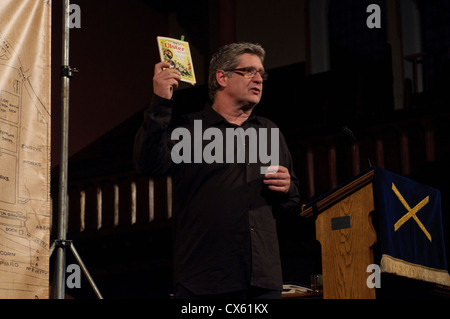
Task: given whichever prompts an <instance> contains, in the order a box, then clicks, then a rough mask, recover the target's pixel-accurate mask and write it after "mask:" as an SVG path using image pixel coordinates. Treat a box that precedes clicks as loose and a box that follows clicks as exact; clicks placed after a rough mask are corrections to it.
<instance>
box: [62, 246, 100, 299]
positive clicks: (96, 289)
mask: <svg viewBox="0 0 450 319" xmlns="http://www.w3.org/2000/svg"><path fill="white" fill-rule="evenodd" d="M70 249H71V250H72V253H73V255H74V256H75V259H76V260H77V261H78V264H79V265H80V267H81V269H82V270H83V273H84V275H85V276H86V278H87V279H88V281H89V284H90V285H91V287H92V289H94V292H95V294H96V295H97V298H98V299H103V296H102V294H101V293H100V290H98V288H97V285H96V284H95V282H94V280H93V279H92V277H91V275H90V274H89V271H88V270H87V268H86V266H85V265H84V262H83V260H81V257H80V255H79V254H78V251H77V250H76V249H75V246H74V245H73V243H72V245H70Z"/></svg>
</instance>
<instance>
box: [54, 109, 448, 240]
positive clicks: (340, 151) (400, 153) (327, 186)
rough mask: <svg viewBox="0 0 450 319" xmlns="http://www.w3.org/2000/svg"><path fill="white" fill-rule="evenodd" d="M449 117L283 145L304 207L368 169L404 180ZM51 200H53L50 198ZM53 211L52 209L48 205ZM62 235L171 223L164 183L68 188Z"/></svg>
mask: <svg viewBox="0 0 450 319" xmlns="http://www.w3.org/2000/svg"><path fill="white" fill-rule="evenodd" d="M449 123H450V117H449V114H445V115H442V114H440V115H437V116H425V117H417V118H414V119H408V120H402V121H396V122H393V123H390V124H383V125H380V126H371V127H362V128H359V129H355V130H354V134H355V136H356V137H357V140H358V142H359V143H357V142H356V141H355V140H354V139H352V138H351V137H348V136H345V135H343V134H339V133H336V134H334V135H324V136H314V137H308V138H305V139H292V137H291V138H290V139H288V144H289V147H290V149H291V152H292V156H293V159H294V163H295V171H296V173H297V175H298V177H299V180H300V183H301V185H302V187H301V193H302V196H303V199H304V201H308V200H310V199H313V198H314V197H316V196H319V195H321V194H322V193H324V192H327V191H329V190H331V189H333V188H335V187H336V186H337V185H338V184H339V183H341V182H343V181H345V180H347V179H349V178H350V177H352V176H354V175H356V174H358V173H359V172H360V171H361V170H363V169H365V168H366V167H368V165H369V164H368V158H370V161H371V162H372V164H373V165H376V166H378V167H381V168H385V169H388V170H391V171H393V172H396V173H398V174H401V175H403V176H408V175H410V174H411V173H412V172H414V171H416V170H420V169H422V168H423V167H425V166H426V165H427V164H429V163H432V162H435V161H436V160H437V159H438V158H440V157H448V156H449V154H450V148H449V146H448V144H449V143H448V141H449V138H450V125H449ZM53 198H57V197H56V196H54V194H53ZM53 207H54V208H55V207H56V205H53ZM68 207H69V209H68V232H69V233H72V234H81V233H91V232H97V231H111V230H114V229H120V228H122V229H123V228H126V227H129V226H133V225H148V224H152V223H155V222H157V221H168V220H170V218H171V217H172V182H171V179H170V177H160V178H150V179H149V178H146V177H142V176H140V175H138V174H136V173H134V172H127V173H123V174H117V175H109V176H104V177H94V178H90V179H86V180H81V181H75V182H69V194H68Z"/></svg>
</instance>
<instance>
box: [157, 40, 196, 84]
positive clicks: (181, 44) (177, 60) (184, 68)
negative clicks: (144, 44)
mask: <svg viewBox="0 0 450 319" xmlns="http://www.w3.org/2000/svg"><path fill="white" fill-rule="evenodd" d="M157 41H158V48H159V54H160V57H161V61H163V62H168V63H170V65H171V68H175V69H177V70H178V71H179V72H180V73H181V81H184V82H187V83H190V84H192V85H194V84H195V83H196V80H195V73H194V65H193V63H192V57H191V50H190V49H189V43H188V42H186V41H182V40H177V39H173V38H167V37H157Z"/></svg>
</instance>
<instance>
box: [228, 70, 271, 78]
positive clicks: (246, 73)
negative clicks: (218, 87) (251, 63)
mask: <svg viewBox="0 0 450 319" xmlns="http://www.w3.org/2000/svg"><path fill="white" fill-rule="evenodd" d="M224 71H226V72H234V73H237V74H239V75H242V76H243V77H244V78H247V79H253V78H254V77H255V75H256V73H259V75H261V78H262V79H263V80H264V81H265V80H267V78H268V77H269V74H267V72H266V71H263V70H261V71H258V70H256V69H255V68H240V69H232V70H224Z"/></svg>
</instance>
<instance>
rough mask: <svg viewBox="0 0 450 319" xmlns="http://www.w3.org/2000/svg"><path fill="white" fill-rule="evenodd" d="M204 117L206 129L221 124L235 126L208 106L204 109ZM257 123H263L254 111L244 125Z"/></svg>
mask: <svg viewBox="0 0 450 319" xmlns="http://www.w3.org/2000/svg"><path fill="white" fill-rule="evenodd" d="M203 117H204V119H205V124H206V127H211V126H215V125H217V124H219V123H223V124H225V125H227V126H234V124H231V123H230V122H228V121H227V120H226V119H225V118H224V117H223V116H222V115H220V114H219V113H217V112H216V111H215V110H214V109H213V108H212V107H211V105H206V106H205V108H204V109H203ZM247 122H248V123H256V124H261V121H260V120H259V119H258V117H257V116H256V115H255V113H254V112H253V111H252V113H251V114H250V116H249V117H248V119H247V120H246V121H245V122H244V123H247Z"/></svg>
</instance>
